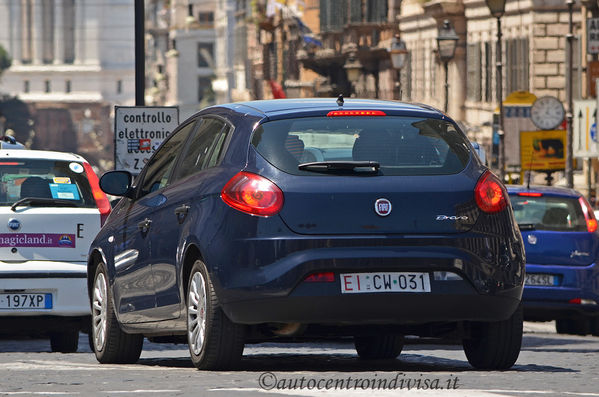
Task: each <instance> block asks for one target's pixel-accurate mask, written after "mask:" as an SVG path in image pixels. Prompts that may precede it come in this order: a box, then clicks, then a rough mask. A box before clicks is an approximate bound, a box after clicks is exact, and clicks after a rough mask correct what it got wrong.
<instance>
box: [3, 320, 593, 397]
mask: <svg viewBox="0 0 599 397" xmlns="http://www.w3.org/2000/svg"><path fill="white" fill-rule="evenodd" d="M525 331H526V333H525V336H524V342H523V348H522V352H521V354H520V357H519V359H518V362H517V363H516V365H515V366H514V367H513V368H512V369H510V370H509V371H494V372H485V371H475V370H474V369H472V367H470V366H469V364H468V362H467V361H466V357H465V356H464V353H463V352H462V349H461V346H458V345H426V344H421V343H410V344H408V345H406V347H405V348H404V351H403V352H402V354H401V356H400V357H399V358H398V359H397V360H394V361H391V362H365V361H362V360H359V359H358V358H357V355H356V353H355V351H354V349H353V345H352V344H351V343H349V342H338V343H306V344H274V343H268V344H260V345H248V346H246V350H245V352H244V357H243V360H242V362H241V366H240V368H239V369H238V370H237V371H234V372H201V371H197V370H196V369H195V368H194V367H193V366H192V364H191V361H190V360H189V358H188V351H187V346H186V345H168V344H164V345H163V344H153V343H149V342H148V341H146V342H145V344H144V351H143V353H142V356H141V358H140V360H139V362H138V363H137V364H135V365H100V364H98V363H97V362H96V359H95V357H94V355H93V354H92V353H90V350H89V347H88V345H87V336H86V335H81V339H80V352H78V353H75V354H59V353H51V352H50V346H49V342H48V341H47V340H12V339H3V340H0V374H1V375H0V395H8V396H12V395H16V396H29V395H31V396H39V395H42V396H46V395H47V396H71V395H72V396H214V397H221V396H236V395H244V396H245V395H250V396H264V395H268V394H270V395H275V396H276V395H294V396H343V397H351V396H398V395H416V396H483V397H486V396H584V397H589V396H590V397H593V396H597V397H599V338H598V337H592V336H586V337H581V336H570V335H557V334H555V331H554V328H553V324H552V323H540V324H538V323H526V324H525ZM412 342H417V341H415V340H414V341H412Z"/></svg>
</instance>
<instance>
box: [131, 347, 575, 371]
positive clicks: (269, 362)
mask: <svg viewBox="0 0 599 397" xmlns="http://www.w3.org/2000/svg"><path fill="white" fill-rule="evenodd" d="M436 347H437V349H442V350H447V349H446V348H447V346H436ZM138 364H141V365H146V366H153V367H171V368H193V365H192V363H191V360H189V359H188V358H183V357H180V358H179V357H178V358H174V357H171V358H143V359H140V360H139V361H138ZM234 370H235V371H244V372H297V371H311V372H372V371H379V372H406V373H410V372H417V373H427V372H440V371H441V372H454V373H459V372H474V371H477V370H476V369H474V368H472V367H471V366H470V364H468V361H467V360H466V358H465V357H464V359H463V360H459V359H448V358H443V357H438V356H434V355H430V356H429V355H421V354H413V353H410V352H409V351H408V352H406V353H402V354H401V355H400V356H399V357H398V358H397V359H395V360H362V359H360V358H359V357H358V356H357V355H356V354H349V353H348V354H338V353H336V354H302V353H271V354H260V353H255V352H254V353H250V354H245V355H244V356H243V358H242V360H241V362H240V363H239V364H238V366H237V367H236V368H235V369H234ZM505 372H546V373H558V372H561V373H564V372H573V373H575V372H577V371H575V370H573V369H570V368H564V367H559V366H552V365H536V364H525V365H518V364H517V363H516V365H514V367H512V368H511V369H509V370H507V371H505Z"/></svg>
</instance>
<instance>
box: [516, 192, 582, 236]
mask: <svg viewBox="0 0 599 397" xmlns="http://www.w3.org/2000/svg"><path fill="white" fill-rule="evenodd" d="M510 201H511V203H512V208H513V209H514V215H515V216H516V221H517V222H518V224H519V225H533V226H534V228H535V229H537V230H554V231H570V232H576V231H581V232H586V231H587V225H586V219H585V217H584V214H583V212H582V208H581V207H580V203H579V201H578V200H577V199H575V198H567V197H547V196H542V197H523V196H517V195H510Z"/></svg>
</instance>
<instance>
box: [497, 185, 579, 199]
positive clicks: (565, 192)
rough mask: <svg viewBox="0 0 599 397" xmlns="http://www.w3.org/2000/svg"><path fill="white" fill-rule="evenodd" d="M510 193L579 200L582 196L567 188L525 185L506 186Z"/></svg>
mask: <svg viewBox="0 0 599 397" xmlns="http://www.w3.org/2000/svg"><path fill="white" fill-rule="evenodd" d="M506 188H507V191H508V193H514V194H517V193H526V192H532V193H542V194H545V195H548V196H556V197H573V198H577V197H580V196H582V194H580V193H579V192H578V191H576V190H574V189H570V188H567V187H558V186H544V185H531V186H530V187H528V186H524V185H506Z"/></svg>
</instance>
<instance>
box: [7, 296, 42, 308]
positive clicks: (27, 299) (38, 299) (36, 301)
mask: <svg viewBox="0 0 599 397" xmlns="http://www.w3.org/2000/svg"><path fill="white" fill-rule="evenodd" d="M0 309H52V294H28V293H14V294H0Z"/></svg>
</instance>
